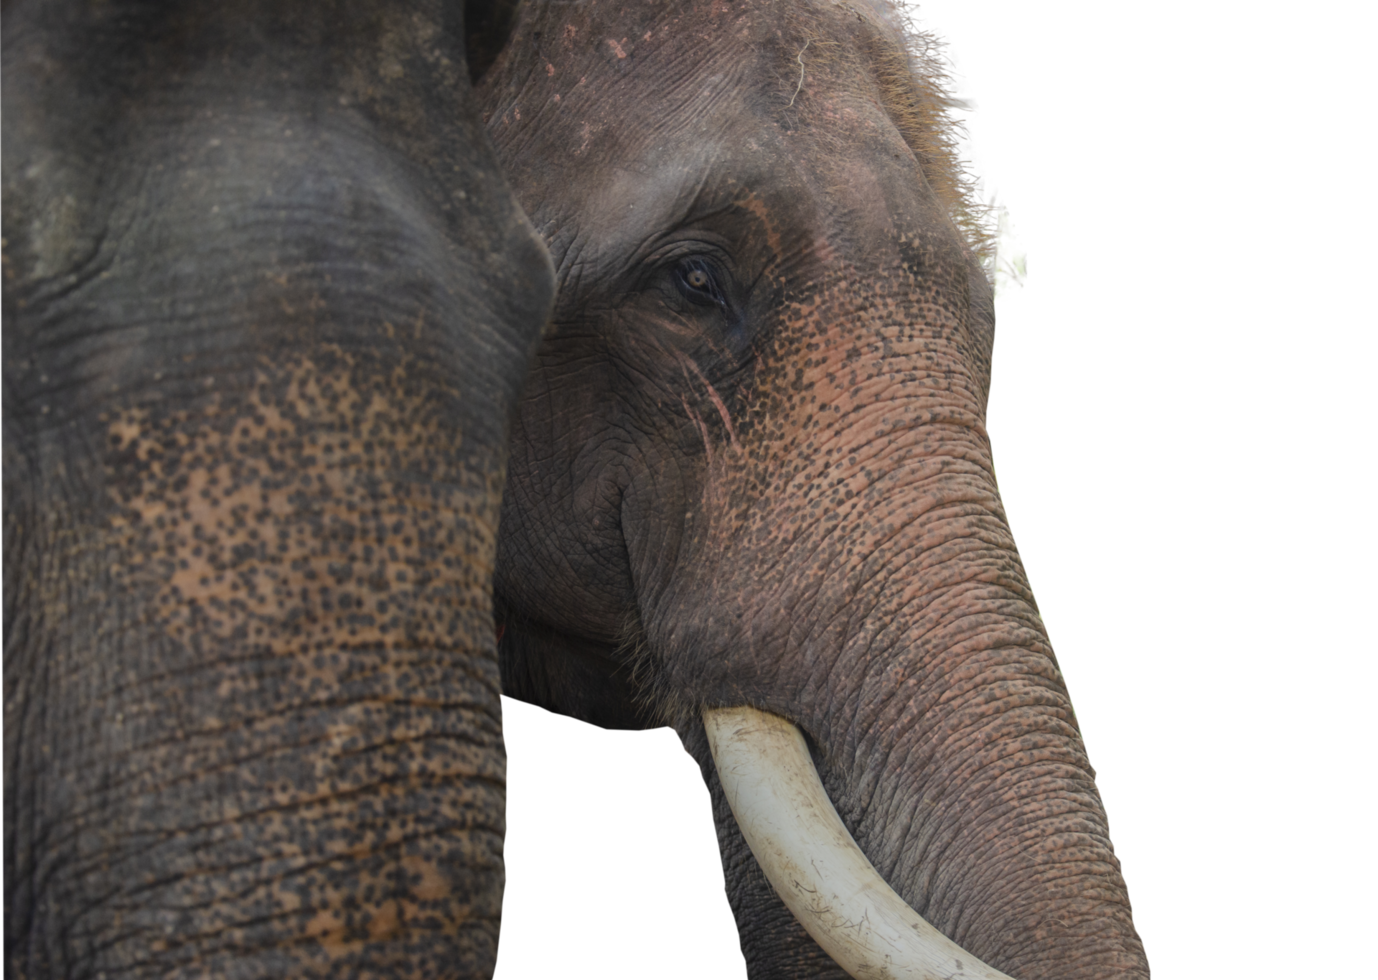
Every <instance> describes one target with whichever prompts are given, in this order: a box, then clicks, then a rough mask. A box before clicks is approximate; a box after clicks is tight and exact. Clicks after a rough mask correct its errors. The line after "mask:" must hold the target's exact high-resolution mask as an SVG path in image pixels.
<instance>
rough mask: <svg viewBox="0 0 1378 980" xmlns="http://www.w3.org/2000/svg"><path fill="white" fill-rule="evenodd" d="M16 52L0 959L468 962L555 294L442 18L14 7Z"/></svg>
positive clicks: (354, 8) (425, 8)
mask: <svg viewBox="0 0 1378 980" xmlns="http://www.w3.org/2000/svg"><path fill="white" fill-rule="evenodd" d="M4 45H5V47H4V72H5V76H4V99H5V102H4V125H5V133H4V152H5V159H4V179H5V184H4V194H5V198H4V221H5V228H4V234H5V251H4V259H5V266H4V277H5V280H4V283H5V293H4V296H5V300H4V302H5V306H4V317H5V330H4V372H5V374H4V385H5V387H4V504H5V514H4V519H5V524H4V528H5V530H4V535H5V543H4V547H5V577H4V582H5V593H4V602H5V609H4V612H5V668H4V669H5V672H4V682H5V814H4V817H5V957H6V960H5V973H6V976H16V977H33V978H42V977H53V976H62V977H71V978H83V977H98V976H100V977H105V976H109V977H114V976H136V977H143V976H157V977H165V978H171V977H204V976H220V977H283V976H293V977H305V976H332V977H334V976H341V977H344V976H354V977H403V976H406V977H453V976H456V975H461V976H486V975H489V974H490V973H491V971H492V967H493V962H494V957H495V952H496V942H497V924H498V915H499V912H500V909H501V898H502V883H503V871H502V834H503V829H504V816H503V808H504V787H505V756H504V753H503V749H502V741H501V726H500V702H499V672H498V664H497V657H496V648H495V643H494V640H493V620H492V605H491V577H492V571H493V567H494V561H495V549H496V534H497V530H496V525H497V516H498V507H499V500H500V497H501V493H502V487H503V480H504V476H505V465H506V443H507V438H508V427H509V420H510V417H511V414H512V411H513V409H514V406H515V404H516V399H517V394H518V391H519V388H520V384H521V380H522V377H523V375H524V373H525V371H526V367H527V364H528V361H529V359H530V356H531V353H532V351H533V349H534V345H535V344H536V342H537V340H538V338H539V335H540V332H541V330H542V327H543V325H544V323H545V322H546V318H547V313H548V309H549V302H550V297H551V293H552V280H551V273H550V267H549V263H548V259H547V258H546V255H545V252H544V250H543V249H542V247H541V246H540V244H539V242H538V240H537V239H536V238H535V236H534V235H533V234H532V231H531V228H530V226H529V225H528V224H527V223H526V221H525V219H524V217H523V216H522V214H521V212H520V210H519V209H518V208H517V206H516V205H515V203H514V201H513V198H512V196H511V193H510V191H509V189H508V187H507V185H506V184H505V183H504V182H503V180H502V177H501V175H500V174H499V172H498V169H497V166H496V163H495V161H494V160H493V157H492V153H491V149H490V148H489V147H488V144H487V141H486V139H485V137H484V135H483V130H482V125H481V122H480V120H479V117H478V115H477V112H476V110H475V108H474V105H473V92H472V88H471V86H470V83H469V79H468V77H467V73H466V61H465V48H464V36H463V23H462V18H461V11H460V10H459V9H458V7H455V6H453V5H452V6H450V7H446V8H443V9H442V8H441V7H440V6H438V5H434V4H427V3H417V4H407V3H389V4H371V3H358V2H352V3H338V4H336V3H322V4H293V3H281V2H272V3H268V2H263V3H259V2H238V3H221V2H216V3H182V4H134V3H123V4H121V3H100V4H97V3H91V4H87V3H82V2H65V3H55V2H49V3H36V2H35V3H27V4H25V3H14V4H7V5H6V9H5V32H4ZM488 60H489V61H491V58H489V59H488Z"/></svg>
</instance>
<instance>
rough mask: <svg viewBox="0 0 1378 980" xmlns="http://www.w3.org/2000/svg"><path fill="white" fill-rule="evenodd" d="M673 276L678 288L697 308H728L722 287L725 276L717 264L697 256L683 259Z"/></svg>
mask: <svg viewBox="0 0 1378 980" xmlns="http://www.w3.org/2000/svg"><path fill="white" fill-rule="evenodd" d="M673 275H674V280H675V285H676V287H678V289H679V291H680V293H681V295H683V296H684V298H685V299H687V300H688V301H689V302H691V303H693V304H695V305H696V306H716V307H719V308H721V309H724V310H726V309H727V308H728V306H729V304H728V301H727V296H726V294H725V293H724V291H723V287H722V282H723V275H722V273H721V272H720V271H719V270H718V268H717V266H716V265H715V263H713V262H711V261H710V260H708V259H705V258H700V257H697V256H696V257H693V258H688V259H683V260H681V261H680V262H678V263H677V264H676V265H675V268H674V273H673Z"/></svg>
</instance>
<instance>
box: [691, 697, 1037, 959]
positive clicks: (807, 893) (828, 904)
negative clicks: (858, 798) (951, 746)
mask: <svg viewBox="0 0 1378 980" xmlns="http://www.w3.org/2000/svg"><path fill="white" fill-rule="evenodd" d="M702 717H703V724H704V730H705V732H706V734H707V736H708V744H709V748H710V750H711V751H712V755H713V762H714V765H715V766H716V767H717V770H718V777H719V779H720V781H721V783H722V787H723V791H724V793H725V795H726V797H727V801H728V805H729V806H730V807H731V809H732V814H733V816H734V818H735V819H736V821H737V826H738V827H739V828H740V829H741V832H742V836H743V837H744V838H745V839H746V842H747V844H748V846H750V848H751V852H752V854H753V855H754V856H755V858H756V861H757V863H758V864H760V866H761V870H762V871H763V872H764V873H765V876H766V879H767V880H768V881H769V882H770V884H771V887H772V888H774V889H775V892H776V894H778V895H779V896H780V899H781V900H782V901H783V902H784V903H785V906H786V907H787V908H789V910H790V911H791V912H792V913H793V914H794V916H795V918H796V919H798V920H799V923H800V924H801V925H802V926H803V927H804V929H805V930H806V931H807V932H808V933H809V935H810V936H812V937H813V939H814V941H815V942H817V943H818V945H819V946H820V947H822V948H823V950H824V951H825V952H826V953H827V954H828V955H829V956H831V957H832V958H833V959H834V960H835V961H836V962H837V964H838V965H839V966H841V967H842V968H843V969H844V970H846V971H847V973H848V974H850V975H851V976H853V977H857V978H870V977H882V976H884V977H894V978H910V980H938V978H945V980H1010V978H1009V977H1007V976H1006V975H1005V974H1003V973H1001V972H1000V971H998V970H995V969H993V968H992V967H990V966H987V965H986V964H985V963H982V962H981V961H980V960H979V959H977V958H976V957H974V956H972V955H971V954H969V953H967V952H966V951H965V950H963V949H962V948H961V947H960V946H958V945H957V944H956V943H954V942H952V940H950V939H948V938H947V937H946V936H945V935H943V934H942V933H941V932H939V931H938V930H937V929H935V928H934V927H933V926H931V925H930V924H929V923H928V922H926V921H925V920H924V919H923V918H922V917H921V916H920V915H919V914H918V913H917V912H915V911H914V910H913V909H911V908H910V907H909V906H908V905H907V904H906V903H905V901H904V899H903V898H901V897H900V896H899V895H898V894H897V893H896V892H895V891H894V889H892V888H891V887H890V885H889V884H888V883H886V881H885V879H884V878H882V877H881V875H880V873H879V872H878V871H876V869H875V867H874V866H873V865H872V864H871V862H870V861H869V860H868V859H867V858H866V855H865V854H864V853H863V852H862V850H861V848H860V847H859V846H858V845H857V843H856V841H855V840H854V839H853V838H852V836H851V833H850V832H849V831H848V830H847V828H846V826H845V825H844V824H843V823H842V820H841V818H840V817H839V816H838V815H837V810H836V809H835V808H834V807H833V804H832V801H831V800H830V799H829V798H828V795H827V792H826V791H825V790H824V789H823V784H822V783H821V782H820V780H819V778H818V771H817V769H816V768H815V766H814V762H813V758H812V755H811V753H810V751H809V746H808V745H807V744H806V742H805V738H804V735H803V733H802V732H800V730H799V729H798V728H797V727H795V726H794V725H793V724H792V723H790V722H789V721H787V720H785V719H784V718H781V717H780V716H779V715H774V714H770V713H768V712H764V711H759V710H757V709H755V708H749V707H735V708H706V709H704V711H703V716H702Z"/></svg>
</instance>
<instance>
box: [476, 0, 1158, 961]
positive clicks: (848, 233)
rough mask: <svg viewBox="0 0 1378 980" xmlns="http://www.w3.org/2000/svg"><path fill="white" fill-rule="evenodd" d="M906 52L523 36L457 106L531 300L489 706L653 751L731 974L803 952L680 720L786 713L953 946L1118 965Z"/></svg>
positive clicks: (814, 34)
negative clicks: (658, 737) (536, 321)
mask: <svg viewBox="0 0 1378 980" xmlns="http://www.w3.org/2000/svg"><path fill="white" fill-rule="evenodd" d="M922 64H923V63H922V62H921V61H920V60H917V59H913V60H911V58H910V57H909V56H908V55H907V54H906V53H905V51H904V48H903V47H902V40H901V38H900V36H899V35H898V33H897V32H896V30H895V29H894V27H893V24H892V22H891V19H890V18H889V16H888V15H887V13H886V12H885V11H884V10H879V11H877V10H872V9H871V8H870V7H868V6H867V5H865V4H858V5H855V6H851V5H845V6H844V5H831V4H814V3H809V2H798V0H796V2H778V3H771V2H765V3H733V4H721V3H711V4H710V3H706V2H705V3H688V4H676V5H672V6H667V5H661V4H643V5H633V6H632V7H630V9H619V10H612V9H605V8H603V7H602V6H594V5H579V6H569V5H563V4H560V5H557V4H550V5H544V6H542V5H537V6H535V7H534V8H532V9H531V10H529V11H528V12H527V13H526V14H525V15H524V19H523V20H522V21H521V22H520V23H519V25H518V28H517V36H516V39H515V41H514V44H513V46H512V47H511V48H509V50H508V51H507V52H505V54H504V55H503V57H502V58H501V59H499V61H498V63H497V65H495V67H494V69H493V71H492V72H491V74H490V75H489V76H488V78H487V79H485V81H484V83H483V85H482V86H481V89H480V96H481V98H482V99H483V100H484V103H485V107H486V113H487V119H488V126H489V129H490V132H491V133H492V136H493V139H494V141H495V143H496V145H497V147H498V152H499V156H500V158H501V159H502V161H503V165H504V167H505V169H506V171H507V173H508V175H509V178H510V179H511V180H512V181H513V184H514V186H515V188H516V190H517V193H518V196H519V198H520V200H521V201H522V204H523V206H524V207H525V208H526V210H527V212H528V214H529V216H530V217H531V219H532V221H533V224H534V225H535V226H536V228H537V230H538V231H539V232H540V233H541V234H542V235H543V236H544V237H545V239H546V241H547V243H548V245H549V247H550V250H551V252H552V256H553V258H554V260H555V263H556V266H557V270H558V275H557V278H558V285H559V293H558V298H557V304H556V315H555V328H554V332H553V334H552V335H551V336H550V337H549V338H548V339H547V340H546V341H545V343H544V346H543V347H542V348H541V350H540V353H539V356H538V360H537V364H536V366H535V368H534V370H533V373H532V375H531V376H530V378H529V379H528V383H527V389H526V393H525V395H524V398H523V401H522V403H521V409H520V414H519V418H518V422H517V426H516V429H515V433H514V443H513V455H512V460H511V472H510V482H509V485H508V490H507V493H506V496H505V497H504V502H503V516H502V530H501V539H500V542H499V567H498V572H497V577H496V592H497V598H498V602H499V615H500V618H501V621H502V627H503V630H504V638H503V642H502V656H503V677H504V684H505V687H506V689H507V690H508V692H509V693H513V694H516V695H517V696H520V697H523V698H525V699H527V700H531V701H533V702H535V703H538V704H543V705H545V706H548V707H551V708H554V709H556V710H561V711H564V712H566V713H569V714H573V715H575V716H577V717H582V718H585V719H588V720H591V721H594V722H597V723H599V724H603V725H608V726H626V727H635V726H642V725H648V724H653V723H657V722H662V721H663V722H668V723H670V724H672V725H674V727H675V728H676V729H677V730H678V731H679V732H680V734H681V736H682V738H683V739H684V741H685V744H686V747H687V748H689V750H690V751H691V752H692V753H694V754H695V755H696V757H697V758H698V759H699V761H700V763H701V764H702V765H703V766H704V770H705V776H706V778H707V779H708V782H709V786H710V789H711V790H712V791H713V792H714V794H715V810H716V813H717V816H718V821H719V836H720V840H721V842H722V846H723V852H724V865H725V868H726V870H727V874H728V891H729V897H730V898H731V901H732V903H733V907H734V910H735V912H736V914H737V917H738V922H739V926H740V928H741V932H742V943H743V950H744V952H745V954H746V957H747V961H748V966H749V968H750V970H751V973H752V975H753V977H770V976H802V975H825V974H829V973H830V972H832V971H835V970H836V967H835V966H834V965H833V964H832V963H831V961H829V959H828V958H827V957H826V956H824V955H823V954H822V953H821V951H820V950H819V948H818V947H817V946H816V945H814V944H813V943H812V942H811V941H810V940H809V939H808V937H807V936H805V935H804V933H803V931H802V929H801V928H800V926H799V925H798V924H797V923H796V922H795V921H794V919H793V918H792V917H791V916H790V915H789V913H788V912H787V911H786V910H785V909H784V907H783V906H782V905H781V904H780V902H779V900H778V899H777V898H776V897H775V895H774V893H773V892H772V891H771V889H770V887H769V886H768V885H767V884H766V881H765V879H764V878H763V877H762V873H761V871H760V869H759V868H758V867H757V865H756V864H755V862H753V861H752V860H751V859H750V857H749V855H748V852H747V849H746V846H745V844H744V843H743V841H742V838H741V836H740V834H739V833H738V831H737V828H736V826H735V824H734V823H733V822H732V819H731V817H730V815H729V813H728V810H727V806H726V804H725V802H724V798H723V794H722V792H721V787H720V785H719V783H718V779H717V776H716V775H715V773H714V771H713V768H712V765H711V763H710V761H709V759H708V749H707V745H706V741H705V734H704V729H703V726H702V724H701V722H700V720H699V716H700V711H701V710H702V709H703V708H705V707H710V708H711V707H717V706H736V705H746V706H751V707H755V708H759V709H763V710H765V711H768V712H771V713H774V714H776V715H780V716H783V717H784V718H787V719H789V720H790V721H792V722H794V723H795V724H796V725H797V726H798V727H799V728H800V729H801V730H802V731H803V732H804V734H805V736H806V738H807V744H808V746H809V749H810V751H811V753H812V757H813V760H814V762H815V763H816V764H817V767H818V770H819V774H820V776H821V779H822V782H823V784H824V786H825V787H826V789H827V791H828V794H829V796H830V797H831V799H832V801H833V803H834V804H835V806H836V808H837V810H838V812H839V814H840V815H841V817H842V819H843V822H844V823H845V825H846V827H847V829H848V830H849V831H850V833H851V835H852V836H853V837H854V838H855V839H856V841H857V842H858V843H859V845H860V846H861V848H862V850H863V851H864V852H865V854H866V856H867V857H868V858H869V860H870V862H871V864H873V865H874V866H875V867H876V869H877V870H878V871H879V872H880V873H881V875H882V876H883V877H884V878H885V879H886V881H887V882H888V883H889V884H890V885H891V886H892V887H893V888H894V889H895V890H896V891H897V892H898V893H899V894H900V895H901V896H902V897H903V898H904V900H905V901H906V902H907V903H908V904H909V905H910V906H911V907H912V908H913V909H915V910H917V911H918V912H920V913H922V914H923V915H924V916H926V917H927V918H928V919H929V920H930V921H931V922H932V923H933V924H934V925H935V926H937V927H938V928H939V929H941V930H942V931H943V932H945V933H946V934H947V935H949V936H951V937H952V938H953V939H955V940H957V941H958V942H959V943H961V945H962V946H963V947H964V948H965V949H967V950H968V951H969V952H970V953H971V954H974V955H975V956H978V957H980V958H982V959H984V960H985V961H987V962H988V963H990V964H991V965H993V966H995V967H998V968H1000V969H1002V970H1005V971H1006V972H1008V973H1010V974H1013V975H1014V976H1017V977H1020V978H1023V980H1032V978H1042V977H1048V978H1052V977H1060V978H1066V977H1109V976H1117V977H1118V976H1143V977H1146V976H1147V964H1146V962H1145V960H1144V958H1143V952H1142V947H1141V944H1140V942H1139V940H1138V937H1137V935H1136V934H1135V932H1134V929H1133V925H1132V923H1131V920H1130V912H1129V904H1128V899H1127V895H1126V892H1125V886H1124V883H1123V881H1122V879H1121V877H1120V875H1119V869H1118V864H1117V862H1116V860H1115V858H1114V854H1113V851H1112V850H1111V848H1110V845H1109V838H1108V832H1107V829H1106V821H1105V815H1104V812H1103V809H1102V807H1101V804H1100V800H1099V797H1098V795H1097V793H1096V789H1095V784H1094V779H1093V773H1092V770H1091V767H1090V765H1089V762H1088V761H1087V758H1086V754H1085V750H1084V747H1083V745H1082V742H1081V739H1080V735H1079V732H1078V730H1077V726H1076V721H1075V715H1074V714H1073V711H1072V707H1071V703H1070V701H1069V699H1068V696H1067V693H1066V689H1065V687H1064V684H1063V681H1062V678H1061V675H1060V673H1059V671H1058V667H1057V663H1056V660H1055V659H1054V656H1053V653H1052V650H1051V647H1050V645H1049V643H1048V639H1047V636H1046V633H1045V631H1044V629H1043V625H1042V622H1041V620H1040V618H1039V615H1038V611H1037V607H1036V605H1035V603H1034V600H1033V596H1032V594H1031V592H1030V590H1029V587H1028V584H1027V581H1026V578H1025V575H1024V573H1023V569H1022V567H1021V565H1020V562H1019V558H1018V554H1017V552H1016V550H1015V546H1014V542H1013V539H1012V537H1011V535H1010V531H1009V529H1008V526H1007V522H1006V520H1005V516H1004V512H1003V510H1002V507H1001V504H1000V499H999V495H998V492H997V489H996V481H995V476H994V471H993V466H992V461H991V452H990V446H989V441H988V439H987V436H986V432H985V428H984V413H985V403H986V393H987V387H988V383H989V368H990V351H991V343H992V339H993V325H994V316H993V307H992V299H991V293H990V289H989V287H988V284H987V281H986V279H985V277H984V276H983V274H982V273H981V269H980V265H979V261H978V254H977V253H978V251H979V248H980V241H979V238H977V237H976V236H974V235H973V234H972V229H973V227H974V225H975V222H973V221H971V220H970V218H969V217H967V215H969V210H968V209H966V208H965V205H964V201H963V187H962V185H961V181H960V179H959V177H958V176H957V175H958V173H959V172H958V170H957V167H956V164H955V163H954V162H953V160H952V158H951V151H950V146H949V142H948V140H949V135H948V131H947V130H945V129H944V128H943V127H944V125H945V122H944V119H943V109H942V107H943V102H942V101H941V93H940V92H939V91H938V90H937V89H936V88H935V86H934V84H933V82H932V81H931V78H930V77H928V76H925V75H924V74H923V70H922Z"/></svg>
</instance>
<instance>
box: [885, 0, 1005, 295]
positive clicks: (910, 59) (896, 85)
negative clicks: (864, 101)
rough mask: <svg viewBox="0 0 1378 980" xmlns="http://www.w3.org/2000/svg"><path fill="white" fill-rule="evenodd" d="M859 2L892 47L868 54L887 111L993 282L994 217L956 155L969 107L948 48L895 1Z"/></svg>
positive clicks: (964, 165) (974, 181) (886, 45)
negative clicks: (957, 93)
mask: <svg viewBox="0 0 1378 980" xmlns="http://www.w3.org/2000/svg"><path fill="white" fill-rule="evenodd" d="M860 2H861V4H862V5H863V6H864V7H865V8H866V9H867V10H868V11H869V12H870V13H871V14H872V15H873V16H874V17H875V19H876V20H877V21H879V23H880V24H881V25H883V26H884V28H886V29H887V30H886V32H887V33H889V34H890V35H891V36H892V37H891V39H890V40H892V41H893V42H894V43H893V45H892V44H884V45H883V46H881V49H880V50H875V51H871V52H869V54H870V56H871V58H872V60H873V63H874V64H875V66H876V73H877V79H878V81H879V83H880V88H881V97H882V99H883V102H884V105H885V108H886V110H887V112H888V113H889V115H890V118H891V119H892V120H893V121H894V123H895V125H896V127H897V128H898V129H899V131H900V135H901V136H902V137H903V138H904V141H905V143H907V144H908V145H909V148H910V149H911V150H913V151H914V155H915V156H916V157H918V159H919V165H920V166H921V167H922V168H923V172H924V176H925V177H926V178H927V179H928V183H929V186H930V187H932V188H933V192H934V193H935V194H936V195H937V196H938V199H939V200H940V201H941V202H942V203H943V205H944V206H945V207H946V208H947V211H948V214H949V215H950V216H951V218H952V221H953V223H954V224H956V225H957V227H958V229H959V230H960V231H961V233H962V235H963V237H964V238H965V239H966V243H967V246H968V247H969V248H970V249H971V250H972V252H973V254H974V255H975V257H976V259H977V260H978V261H979V262H980V264H981V267H982V268H983V269H984V270H985V272H986V277H987V278H988V279H989V278H991V277H992V276H993V273H994V266H995V243H996V228H995V215H994V214H993V209H992V208H991V207H990V206H989V205H987V204H985V203H984V202H983V201H982V200H981V197H980V194H979V190H978V187H977V182H976V179H975V178H974V177H973V176H972V175H971V173H970V172H969V171H968V170H967V168H966V164H965V163H964V162H963V160H962V159H961V156H960V154H959V153H958V145H959V143H960V142H961V140H962V138H963V137H964V135H965V127H964V125H963V124H962V122H961V121H960V120H959V119H957V118H956V116H955V113H956V112H957V111H959V110H962V109H965V108H967V106H966V104H965V103H963V102H962V101H961V100H960V99H957V98H955V97H953V96H952V94H951V92H950V87H951V83H952V80H951V78H950V77H949V75H948V73H947V69H946V67H945V60H944V58H943V47H944V43H943V42H942V41H940V40H938V39H937V38H936V37H934V36H933V35H932V34H929V33H927V32H925V31H921V30H919V29H918V28H917V27H915V26H914V23H913V20H912V18H911V16H910V14H909V12H908V11H907V10H906V9H905V8H904V7H903V6H902V5H901V4H900V3H896V2H895V0H860Z"/></svg>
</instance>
